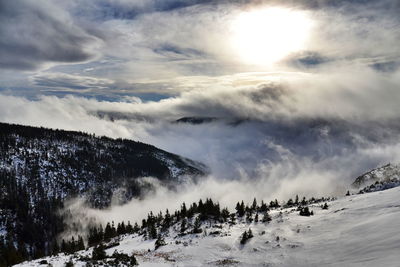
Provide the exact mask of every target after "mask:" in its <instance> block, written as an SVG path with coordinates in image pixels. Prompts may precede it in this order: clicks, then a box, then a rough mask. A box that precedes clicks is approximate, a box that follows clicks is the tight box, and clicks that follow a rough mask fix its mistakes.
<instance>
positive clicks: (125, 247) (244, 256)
mask: <svg viewBox="0 0 400 267" xmlns="http://www.w3.org/2000/svg"><path fill="white" fill-rule="evenodd" d="M399 195H400V187H396V188H393V189H390V190H385V191H380V192H373V193H368V194H359V195H353V196H346V197H341V198H340V199H337V200H334V201H331V202H328V203H329V208H328V209H322V208H321V206H320V204H310V205H309V208H310V209H311V210H313V211H314V216H310V217H307V216H299V213H298V211H296V209H295V208H284V209H276V210H271V211H270V215H271V217H272V221H271V222H269V223H263V222H261V221H258V222H255V221H253V222H248V221H246V219H244V218H238V221H237V223H236V224H231V223H229V222H226V223H215V222H214V223H212V222H211V221H209V222H204V223H203V224H202V226H201V228H202V230H203V231H202V233H199V234H190V233H189V234H185V235H181V234H180V224H179V223H178V224H176V225H174V226H172V227H171V228H170V229H169V230H168V231H167V234H166V235H165V236H164V241H165V243H166V245H165V246H161V247H160V248H158V249H157V250H155V242H156V240H155V239H150V240H145V239H143V236H142V235H138V234H133V235H123V236H120V237H117V238H116V239H114V240H113V241H111V242H110V243H109V244H114V245H113V246H112V247H111V248H108V249H106V253H107V255H109V256H110V257H112V254H113V253H114V252H115V251H118V252H119V253H126V254H131V253H133V254H135V255H136V258H137V260H138V262H139V266H288V267H289V266H304V267H306V266H307V267H308V266H338V267H339V266H371V267H372V266H398V263H399V262H400V255H399V254H398V251H400V233H399V231H398V222H399V221H400V200H399ZM249 228H251V230H252V233H253V235H254V237H252V238H250V239H249V240H248V241H247V242H246V243H245V244H241V243H240V240H241V237H242V233H243V232H244V231H247V230H248V229H249ZM92 250H93V248H89V249H88V250H86V251H80V252H77V253H76V254H75V255H74V256H72V255H64V254H59V255H57V256H53V257H49V258H46V259H44V260H45V261H46V262H48V263H50V264H52V265H53V266H64V264H65V263H66V262H67V261H69V260H72V262H74V264H75V266H86V260H87V258H90V257H91V254H92ZM114 255H115V254H114ZM85 258H86V260H84V259H85ZM38 263H39V260H37V261H33V262H26V263H23V264H20V265H18V266H21V267H22V266H24V267H25V266H39V264H38Z"/></svg>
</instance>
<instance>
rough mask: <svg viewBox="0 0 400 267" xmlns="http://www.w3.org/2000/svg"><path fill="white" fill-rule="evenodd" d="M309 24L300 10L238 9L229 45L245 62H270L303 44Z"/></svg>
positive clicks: (264, 63)
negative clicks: (238, 13) (244, 10)
mask: <svg viewBox="0 0 400 267" xmlns="http://www.w3.org/2000/svg"><path fill="white" fill-rule="evenodd" d="M311 26H312V21H311V19H310V18H309V17H308V16H307V15H306V14H305V13H304V12H301V11H295V10H290V9H285V8H266V9H262V10H255V11H249V12H243V13H241V14H240V15H239V16H238V17H237V18H236V19H234V21H233V23H232V32H233V35H232V46H233V49H234V51H235V52H236V53H237V54H238V55H239V57H240V60H241V61H242V62H244V63H246V64H254V65H271V64H272V63H275V62H277V61H279V60H281V59H282V58H284V57H285V56H287V55H288V54H290V53H292V52H296V51H299V50H302V49H304V48H305V45H306V41H307V39H308V37H309V34H310V30H311Z"/></svg>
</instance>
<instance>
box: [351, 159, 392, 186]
mask: <svg viewBox="0 0 400 267" xmlns="http://www.w3.org/2000/svg"><path fill="white" fill-rule="evenodd" d="M352 186H353V187H354V188H356V189H359V190H360V192H373V191H379V190H384V189H389V188H393V187H396V186H400V165H397V164H390V163H389V164H387V165H385V166H382V167H379V168H376V169H373V170H371V171H369V172H366V173H364V174H363V175H360V176H359V177H357V179H356V180H355V181H354V182H353V184H352Z"/></svg>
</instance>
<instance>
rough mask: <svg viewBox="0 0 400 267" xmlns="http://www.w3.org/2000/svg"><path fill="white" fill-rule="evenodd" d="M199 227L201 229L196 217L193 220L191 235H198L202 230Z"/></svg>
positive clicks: (198, 219)
mask: <svg viewBox="0 0 400 267" xmlns="http://www.w3.org/2000/svg"><path fill="white" fill-rule="evenodd" d="M200 227H201V221H200V218H199V217H196V219H195V220H194V226H193V233H194V234H199V233H201V232H202V231H203V230H202V229H201V228H200Z"/></svg>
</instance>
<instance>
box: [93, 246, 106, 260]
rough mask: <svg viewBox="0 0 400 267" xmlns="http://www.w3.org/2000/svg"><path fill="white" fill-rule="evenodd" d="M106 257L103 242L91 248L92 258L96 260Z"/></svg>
mask: <svg viewBox="0 0 400 267" xmlns="http://www.w3.org/2000/svg"><path fill="white" fill-rule="evenodd" d="M105 258H107V255H106V251H105V248H104V245H103V243H100V245H98V246H97V247H95V248H94V249H93V253H92V260H95V261H98V260H103V259H105Z"/></svg>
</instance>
